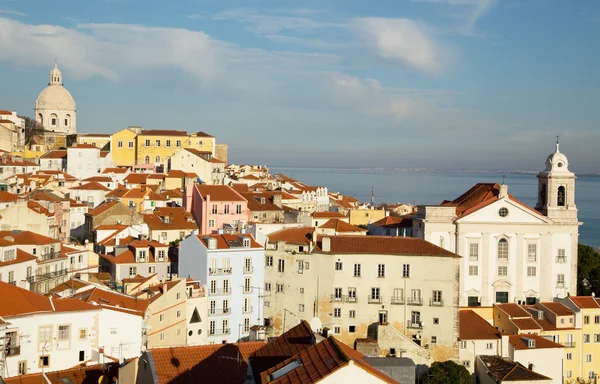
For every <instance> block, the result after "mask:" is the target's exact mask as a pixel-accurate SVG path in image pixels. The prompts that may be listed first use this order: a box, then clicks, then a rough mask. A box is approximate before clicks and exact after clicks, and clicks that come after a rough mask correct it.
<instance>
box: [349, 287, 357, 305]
mask: <svg viewBox="0 0 600 384" xmlns="http://www.w3.org/2000/svg"><path fill="white" fill-rule="evenodd" d="M348 301H349V302H351V303H352V302H356V288H353V287H351V288H348Z"/></svg>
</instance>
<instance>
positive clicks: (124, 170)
mask: <svg viewBox="0 0 600 384" xmlns="http://www.w3.org/2000/svg"><path fill="white" fill-rule="evenodd" d="M127 171H128V169H127V168H117V167H113V168H106V169H105V170H104V171H103V172H102V173H127Z"/></svg>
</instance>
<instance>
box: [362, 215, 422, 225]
mask: <svg viewBox="0 0 600 384" xmlns="http://www.w3.org/2000/svg"><path fill="white" fill-rule="evenodd" d="M370 225H372V226H374V227H383V228H411V227H412V217H394V216H386V217H384V218H383V219H381V220H377V221H376V222H374V223H372V224H370Z"/></svg>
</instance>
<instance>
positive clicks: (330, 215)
mask: <svg viewBox="0 0 600 384" xmlns="http://www.w3.org/2000/svg"><path fill="white" fill-rule="evenodd" d="M311 216H312V217H313V218H314V219H322V218H331V219H336V218H341V217H344V218H347V217H348V216H346V215H344V214H342V213H340V212H313V213H312V214H311Z"/></svg>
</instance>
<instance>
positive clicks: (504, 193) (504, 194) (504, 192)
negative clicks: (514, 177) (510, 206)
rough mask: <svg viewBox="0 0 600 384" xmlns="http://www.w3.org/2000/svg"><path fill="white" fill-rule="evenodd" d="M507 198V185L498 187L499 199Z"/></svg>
mask: <svg viewBox="0 0 600 384" xmlns="http://www.w3.org/2000/svg"><path fill="white" fill-rule="evenodd" d="M506 197H508V185H506V184H502V185H500V193H498V198H499V199H504V198H506Z"/></svg>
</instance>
